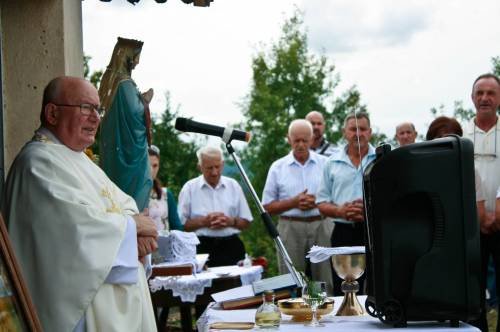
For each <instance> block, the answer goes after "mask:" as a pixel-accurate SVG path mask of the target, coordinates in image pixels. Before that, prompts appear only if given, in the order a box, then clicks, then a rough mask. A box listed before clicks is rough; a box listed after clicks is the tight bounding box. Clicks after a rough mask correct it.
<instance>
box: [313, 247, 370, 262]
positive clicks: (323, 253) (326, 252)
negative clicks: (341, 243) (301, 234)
mask: <svg viewBox="0 0 500 332" xmlns="http://www.w3.org/2000/svg"><path fill="white" fill-rule="evenodd" d="M364 253H365V247H364V246H354V247H335V248H326V247H320V246H312V248H311V250H309V253H308V254H307V256H306V257H307V258H309V259H310V260H311V263H319V262H323V261H326V260H327V259H328V258H330V257H331V256H333V255H351V254H364Z"/></svg>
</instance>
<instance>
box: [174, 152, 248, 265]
mask: <svg viewBox="0 0 500 332" xmlns="http://www.w3.org/2000/svg"><path fill="white" fill-rule="evenodd" d="M196 155H197V156H198V168H199V169H200V171H201V173H202V174H201V175H200V176H198V177H196V178H194V179H191V180H189V181H188V182H186V184H185V185H184V186H183V187H182V190H181V193H180V194H179V211H180V217H181V222H182V223H183V224H184V230H185V231H192V232H195V233H196V235H198V238H199V239H200V244H199V245H198V248H197V252H198V253H207V254H209V260H208V266H225V265H235V264H236V263H237V262H238V261H239V260H241V259H243V258H245V247H244V245H243V242H242V241H241V240H240V238H239V236H238V234H239V233H240V232H241V231H242V230H243V229H246V228H247V227H248V226H249V225H250V222H251V221H252V214H251V213H250V208H249V207H248V204H247V201H246V199H245V195H244V194H243V190H242V189H241V187H240V185H239V184H238V182H236V181H235V180H233V179H230V178H228V177H225V176H222V170H223V169H224V160H223V159H222V151H221V150H220V149H219V148H216V147H211V146H205V147H203V148H201V149H199V150H198V151H197V153H196Z"/></svg>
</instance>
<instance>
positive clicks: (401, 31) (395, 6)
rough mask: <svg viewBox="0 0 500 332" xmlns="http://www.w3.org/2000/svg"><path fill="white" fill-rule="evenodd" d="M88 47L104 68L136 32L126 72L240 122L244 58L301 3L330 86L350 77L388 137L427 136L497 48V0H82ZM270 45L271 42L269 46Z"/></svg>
mask: <svg viewBox="0 0 500 332" xmlns="http://www.w3.org/2000/svg"><path fill="white" fill-rule="evenodd" d="M82 6H83V39H84V45H83V48H84V52H85V54H87V55H90V56H92V60H91V62H90V66H91V70H96V69H104V68H105V67H106V66H107V65H108V63H109V60H110V57H111V53H112V51H113V47H114V45H115V42H116V38H117V37H118V36H120V37H125V38H134V39H139V40H142V41H144V47H143V50H142V54H141V63H140V64H139V65H138V66H137V68H136V69H135V70H134V72H133V74H132V76H133V78H134V80H135V81H136V83H137V84H138V86H139V88H140V89H141V90H142V91H144V90H146V89H148V88H150V87H152V88H153V89H154V90H155V97H154V99H153V102H152V104H151V109H152V111H153V112H154V113H157V114H159V113H161V112H162V111H163V109H164V105H165V98H164V92H165V91H167V90H168V91H170V93H171V98H172V104H173V106H176V105H177V104H179V105H180V111H181V114H182V115H184V116H188V117H193V118H194V119H195V120H199V121H205V122H210V123H214V124H219V125H225V124H228V123H234V122H237V121H241V120H242V118H243V117H242V114H241V109H240V107H239V106H238V103H239V102H241V100H242V98H243V97H244V96H245V95H246V94H247V93H248V92H249V89H250V83H251V59H252V56H254V55H255V54H256V52H257V50H261V49H262V43H264V44H265V45H267V46H269V45H270V44H271V43H272V42H273V41H276V40H277V38H278V37H279V36H280V31H281V26H282V24H283V22H284V20H285V19H286V18H287V17H290V15H291V14H292V13H293V11H294V10H295V8H299V9H300V10H302V11H304V13H305V17H304V21H305V26H306V27H307V29H308V38H309V46H310V49H311V51H312V52H314V53H316V54H321V53H324V54H325V55H326V56H327V57H328V58H329V60H330V61H331V62H332V63H333V64H335V66H336V72H337V73H339V74H340V77H341V84H340V85H339V87H338V89H337V93H340V92H342V91H345V90H346V89H347V88H348V87H350V86H352V85H354V84H355V85H357V87H358V89H359V91H360V92H361V97H362V102H363V103H364V104H366V105H367V107H368V111H369V112H370V114H371V117H372V125H373V127H375V129H376V130H377V129H378V130H379V131H382V132H384V133H386V134H387V135H389V136H392V135H393V134H394V127H395V125H396V124H398V123H400V122H402V121H413V122H414V123H415V125H416V127H417V130H418V131H419V132H421V133H423V134H425V132H426V130H427V126H428V124H429V123H430V121H432V118H431V115H430V112H429V109H430V108H431V107H434V106H439V105H440V104H444V105H445V107H446V109H447V110H448V111H449V112H451V109H452V107H453V102H454V101H455V100H463V101H464V105H465V106H466V107H472V103H471V101H470V89H471V84H472V82H473V80H474V79H475V77H476V76H478V75H479V74H482V73H484V72H487V71H489V70H490V69H491V61H490V59H491V57H493V56H500V42H499V40H500V24H498V18H499V17H500V1H498V0H476V1H460V0H440V1H434V0H404V1H401V0H377V1H369V0H302V1H301V0H296V1H292V0H246V1H243V0H215V1H214V2H212V4H211V6H210V7H208V8H202V7H194V6H192V5H185V4H184V3H182V1H180V0H169V1H167V3H165V4H158V3H156V2H155V1H153V0H141V1H140V2H139V3H138V4H137V5H135V6H133V5H131V4H130V3H128V2H126V1H125V0H113V1H112V2H101V1H98V0H84V1H83V2H82ZM267 49H269V47H268V48H267Z"/></svg>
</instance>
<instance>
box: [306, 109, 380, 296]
mask: <svg viewBox="0 0 500 332" xmlns="http://www.w3.org/2000/svg"><path fill="white" fill-rule="evenodd" d="M342 131H343V135H344V138H345V140H346V141H347V144H346V145H345V146H344V147H342V148H340V149H338V150H337V151H335V152H334V153H333V154H332V155H331V156H330V158H329V159H328V160H327V162H326V163H325V167H324V169H323V176H322V177H321V184H320V186H319V189H318V195H317V198H316V203H317V204H318V208H319V210H320V211H321V213H322V214H324V215H326V216H328V217H331V218H333V221H334V222H335V229H334V231H333V233H332V238H331V245H332V247H343V246H363V245H364V244H365V242H364V227H365V225H364V221H365V214H364V205H363V197H362V196H363V189H362V181H363V171H364V169H365V168H366V166H368V164H369V163H370V162H371V161H373V160H374V159H375V148H374V147H373V146H372V145H371V144H370V139H371V136H372V130H371V127H370V118H369V117H368V114H367V113H365V112H358V113H351V114H349V115H348V116H347V117H346V118H345V121H344V128H343V130H342ZM363 281H364V276H362V277H361V278H360V279H358V282H359V284H360V289H361V290H363ZM341 283H342V279H340V278H339V277H338V276H337V275H336V274H334V284H333V294H334V295H335V296H339V295H342V291H341V289H340V287H341Z"/></svg>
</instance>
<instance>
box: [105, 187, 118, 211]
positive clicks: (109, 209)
mask: <svg viewBox="0 0 500 332" xmlns="http://www.w3.org/2000/svg"><path fill="white" fill-rule="evenodd" d="M101 196H102V197H104V198H107V199H109V202H110V203H111V207H108V208H107V209H106V212H110V213H120V214H121V213H122V209H121V208H120V207H119V206H118V205H117V204H116V203H115V201H114V200H113V196H112V195H111V192H110V191H109V189H108V188H104V189H102V190H101Z"/></svg>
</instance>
